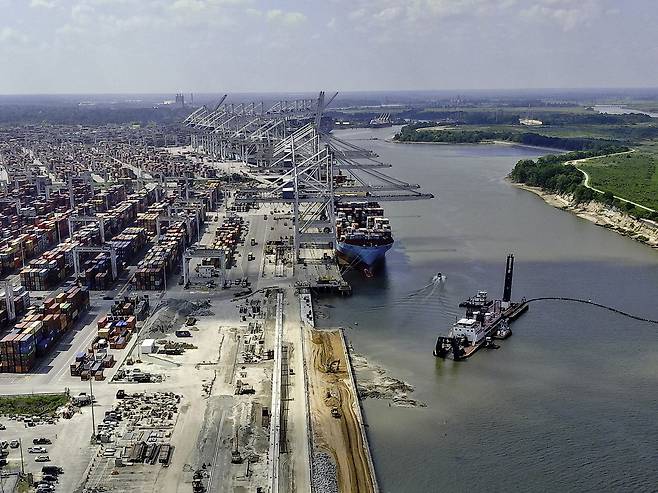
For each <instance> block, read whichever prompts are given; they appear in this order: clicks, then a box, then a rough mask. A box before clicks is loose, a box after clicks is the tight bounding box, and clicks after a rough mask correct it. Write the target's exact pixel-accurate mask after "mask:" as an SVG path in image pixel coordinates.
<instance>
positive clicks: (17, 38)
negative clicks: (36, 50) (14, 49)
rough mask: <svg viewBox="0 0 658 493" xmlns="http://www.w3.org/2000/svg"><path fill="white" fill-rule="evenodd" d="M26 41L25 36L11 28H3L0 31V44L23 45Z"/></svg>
mask: <svg viewBox="0 0 658 493" xmlns="http://www.w3.org/2000/svg"><path fill="white" fill-rule="evenodd" d="M27 41H28V38H27V36H26V35H25V34H23V33H22V32H20V31H17V30H16V29H14V28H13V27H3V28H2V29H0V44H3V45H4V44H8V45H15V44H25V43H27Z"/></svg>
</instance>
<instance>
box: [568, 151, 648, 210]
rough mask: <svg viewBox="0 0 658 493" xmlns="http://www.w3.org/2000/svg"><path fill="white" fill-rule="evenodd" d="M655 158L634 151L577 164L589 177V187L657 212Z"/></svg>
mask: <svg viewBox="0 0 658 493" xmlns="http://www.w3.org/2000/svg"><path fill="white" fill-rule="evenodd" d="M657 165H658V155H656V154H649V153H646V152H642V151H640V152H636V153H632V154H624V155H620V156H609V157H602V158H598V159H592V160H590V161H587V163H586V164H582V165H579V166H578V167H579V168H581V169H582V170H583V171H586V172H587V173H588V174H589V176H590V185H591V186H593V187H595V188H598V189H600V190H603V191H606V192H611V193H612V194H614V195H617V196H618V197H622V198H624V199H627V200H632V201H633V202H637V203H639V204H642V205H644V206H645V207H650V208H652V209H658V173H657V171H658V166H657Z"/></svg>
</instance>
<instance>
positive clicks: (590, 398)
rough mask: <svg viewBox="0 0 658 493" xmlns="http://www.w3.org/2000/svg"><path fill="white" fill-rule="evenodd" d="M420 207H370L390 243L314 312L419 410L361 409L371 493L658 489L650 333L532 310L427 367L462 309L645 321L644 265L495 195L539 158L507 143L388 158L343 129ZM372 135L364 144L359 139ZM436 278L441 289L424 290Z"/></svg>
mask: <svg viewBox="0 0 658 493" xmlns="http://www.w3.org/2000/svg"><path fill="white" fill-rule="evenodd" d="M337 135H339V136H340V137H341V138H343V139H348V140H352V141H354V142H355V143H357V144H359V145H361V146H363V147H367V148H370V149H372V150H374V151H375V152H377V153H378V154H379V155H380V157H381V159H382V160H384V161H386V162H390V163H391V164H393V165H394V167H393V168H392V169H390V170H385V171H386V172H387V173H389V174H391V175H394V176H396V177H398V178H401V179H404V180H406V181H409V182H412V183H414V182H415V183H420V184H422V186H423V190H424V191H427V192H431V193H433V194H434V195H435V196H436V198H435V199H434V200H431V201H416V202H390V203H384V204H383V205H384V207H385V209H386V211H387V215H388V216H389V218H390V219H391V224H392V228H393V231H394V234H395V238H396V242H395V245H394V247H393V249H391V250H390V251H389V253H388V255H387V258H386V264H385V266H384V268H383V270H382V271H381V272H380V273H379V274H378V275H377V276H376V277H375V278H372V279H366V278H364V277H363V276H362V275H361V274H359V273H356V272H354V273H351V274H350V275H349V276H348V279H349V280H350V282H351V283H352V284H353V287H354V296H352V297H351V298H349V299H326V298H325V299H322V300H321V303H328V304H329V305H330V306H329V308H327V309H326V311H327V312H328V316H329V318H328V319H327V320H325V321H324V323H326V324H327V325H332V326H338V325H342V326H344V327H347V329H346V335H347V337H348V339H349V340H350V342H351V343H352V344H353V346H354V349H355V351H356V352H359V353H361V354H364V355H365V356H366V357H368V359H370V360H372V361H374V362H376V363H379V364H381V365H383V366H384V367H386V368H387V369H388V370H389V371H390V373H391V374H392V375H393V376H395V377H397V378H400V379H403V380H405V381H407V382H409V383H410V384H412V385H413V386H414V387H415V388H416V391H415V392H414V393H413V394H412V397H414V398H415V399H419V400H421V401H423V402H425V403H426V404H427V407H425V408H398V407H390V406H389V405H388V403H387V402H383V401H377V400H371V399H367V400H365V401H364V410H365V414H366V419H367V421H368V424H369V439H370V443H371V446H372V451H373V456H374V460H375V466H376V470H377V475H378V478H379V480H380V485H381V487H382V490H383V491H385V492H396V493H397V492H400V493H403V492H433V491H450V492H453V491H469V492H471V491H488V492H491V491H523V492H534V491H537V492H545V491H560V492H567V491H574V492H576V491H578V492H583V491H592V492H595V491H596V492H598V491H658V475H657V473H656V470H657V468H658V419H656V416H657V412H658V391H657V386H656V384H657V383H658V337H656V334H657V331H658V327H657V326H653V325H649V324H647V323H642V322H637V321H634V320H631V319H627V318H623V317H621V316H619V315H615V314H614V313H612V312H608V311H606V310H601V309H597V308H594V307H591V306H587V305H573V304H565V303H560V302H552V301H551V302H538V303H534V304H532V305H531V307H530V310H529V311H528V312H527V314H525V315H523V316H522V317H521V319H519V320H518V321H517V322H515V323H514V325H513V327H512V329H513V331H514V335H513V336H512V337H511V338H510V339H508V340H507V341H503V342H501V343H500V346H501V348H500V349H498V350H482V351H481V352H479V353H478V354H476V355H475V356H474V357H473V358H471V359H470V360H468V361H466V362H459V363H455V362H452V361H443V360H440V359H437V358H435V357H434V356H432V349H433V346H434V343H435V340H436V337H437V335H439V333H441V332H446V331H447V329H448V328H449V326H450V325H451V324H452V323H453V322H454V320H455V317H456V316H458V315H461V313H462V312H461V309H459V308H458V303H459V301H461V300H463V299H465V298H466V297H468V296H470V295H472V294H475V292H476V291H477V290H479V289H486V290H488V291H489V293H490V294H491V295H492V296H494V297H500V296H501V294H502V284H503V274H504V268H505V257H506V255H507V253H508V252H513V253H514V254H515V256H516V266H515V278H514V288H513V297H514V298H516V299H518V298H521V297H523V296H525V297H527V298H532V297H537V296H553V295H556V296H570V297H578V298H585V299H592V300H593V301H597V302H600V303H605V304H610V305H612V306H615V307H618V308H620V309H623V310H625V311H628V312H632V313H637V314H640V315H644V316H647V317H649V318H654V319H658V304H657V303H656V300H657V299H658V253H657V252H654V251H652V250H651V249H649V248H648V247H646V246H643V245H640V244H638V243H636V242H633V241H632V240H629V239H627V238H624V237H621V236H619V235H617V234H615V233H612V232H610V231H607V230H605V229H603V228H600V227H597V226H595V225H593V224H592V223H589V222H587V221H585V220H582V219H580V218H578V217H576V216H573V215H571V214H570V213H567V212H564V211H560V210H558V209H555V208H552V207H551V206H549V205H547V204H545V203H544V202H543V201H542V200H541V199H540V198H538V197H536V196H535V195H533V194H531V193H529V192H526V191H523V190H518V189H516V188H514V187H512V186H511V185H509V184H508V183H507V182H506V181H505V180H504V177H505V176H506V175H507V173H508V172H509V171H510V170H511V168H512V167H513V166H514V164H515V163H516V161H517V160H519V159H521V158H533V157H536V156H538V155H541V154H545V153H546V151H543V150H540V149H532V148H524V147H516V146H509V145H459V146H451V145H432V144H414V145H403V144H393V143H389V142H385V141H384V140H383V139H385V138H388V137H390V136H391V135H392V130H391V129H390V128H389V129H377V130H345V131H340V132H337ZM373 137H376V138H377V139H379V140H372V138H373ZM436 272H442V273H444V274H446V275H447V282H445V283H444V284H443V285H441V286H439V287H436V288H434V289H433V288H432V286H429V287H428V284H429V283H430V281H431V277H432V276H433V275H434V274H435V273H436Z"/></svg>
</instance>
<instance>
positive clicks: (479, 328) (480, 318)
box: [434, 255, 528, 361]
mask: <svg viewBox="0 0 658 493" xmlns="http://www.w3.org/2000/svg"><path fill="white" fill-rule="evenodd" d="M513 276H514V255H508V256H507V265H506V269H505V286H504V289H503V299H502V300H492V299H489V297H488V293H487V292H486V291H479V292H478V293H477V294H476V295H475V296H473V297H471V298H468V299H467V300H465V301H463V302H462V303H460V304H459V306H460V307H462V308H466V315H465V316H464V317H463V318H461V319H458V320H456V321H455V323H454V325H453V326H452V328H451V329H450V331H449V332H448V335H446V336H439V337H438V338H437V340H436V346H435V348H434V356H436V357H438V358H448V357H449V358H452V359H454V360H455V361H460V360H464V359H466V358H468V357H470V356H472V355H473V354H475V353H476V352H477V351H478V349H480V348H482V347H489V348H497V347H498V346H496V345H495V343H494V340H495V339H506V338H508V337H509V336H511V335H512V330H511V329H510V326H509V324H510V322H513V321H514V320H516V319H517V318H519V317H520V316H521V315H522V314H523V313H525V312H526V311H527V310H528V303H527V302H526V300H525V299H522V300H521V301H520V302H512V301H511V297H512V279H513Z"/></svg>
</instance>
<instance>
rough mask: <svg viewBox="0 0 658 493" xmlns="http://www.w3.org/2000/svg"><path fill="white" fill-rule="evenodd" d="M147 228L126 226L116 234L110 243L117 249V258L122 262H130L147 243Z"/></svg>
mask: <svg viewBox="0 0 658 493" xmlns="http://www.w3.org/2000/svg"><path fill="white" fill-rule="evenodd" d="M146 240H147V237H146V230H145V229H144V228H137V227H132V228H126V229H124V230H123V233H121V234H118V235H116V236H115V237H114V238H113V239H112V241H110V242H109V243H110V244H111V245H112V246H114V248H115V249H116V250H117V258H118V259H119V262H121V263H128V262H129V261H130V259H131V258H132V257H133V256H135V255H136V254H137V253H139V252H140V251H141V250H142V249H143V248H144V246H145V245H146Z"/></svg>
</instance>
